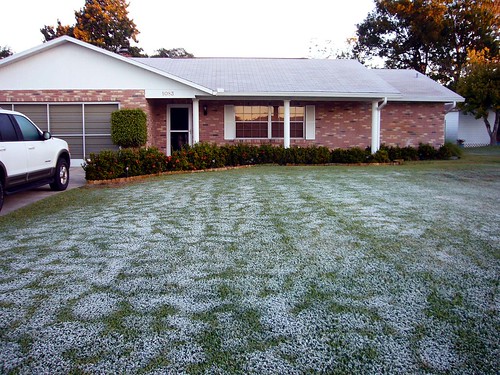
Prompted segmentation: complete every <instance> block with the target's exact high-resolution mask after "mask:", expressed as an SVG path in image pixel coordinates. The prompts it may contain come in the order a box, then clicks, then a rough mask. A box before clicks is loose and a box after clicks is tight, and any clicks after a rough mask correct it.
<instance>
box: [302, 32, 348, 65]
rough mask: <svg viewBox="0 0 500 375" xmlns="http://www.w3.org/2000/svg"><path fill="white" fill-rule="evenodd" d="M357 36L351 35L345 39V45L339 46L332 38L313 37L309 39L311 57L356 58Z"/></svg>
mask: <svg viewBox="0 0 500 375" xmlns="http://www.w3.org/2000/svg"><path fill="white" fill-rule="evenodd" d="M356 43H357V38H355V37H351V38H347V39H346V40H345V41H344V45H343V46H342V47H340V48H337V47H336V45H335V42H334V41H333V40H331V39H326V40H318V39H317V38H313V39H311V40H310V41H309V44H310V45H309V58H313V59H343V60H347V59H355V58H356V56H355V55H354V47H355V46H356Z"/></svg>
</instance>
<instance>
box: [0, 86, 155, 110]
mask: <svg viewBox="0 0 500 375" xmlns="http://www.w3.org/2000/svg"><path fill="white" fill-rule="evenodd" d="M0 102H43V103H57V102H68V103H70V102H79V103H81V102H120V103H121V107H122V108H142V109H144V110H145V111H147V110H148V108H147V107H148V104H147V101H146V99H145V98H144V90H37V91H28V90H2V91H0Z"/></svg>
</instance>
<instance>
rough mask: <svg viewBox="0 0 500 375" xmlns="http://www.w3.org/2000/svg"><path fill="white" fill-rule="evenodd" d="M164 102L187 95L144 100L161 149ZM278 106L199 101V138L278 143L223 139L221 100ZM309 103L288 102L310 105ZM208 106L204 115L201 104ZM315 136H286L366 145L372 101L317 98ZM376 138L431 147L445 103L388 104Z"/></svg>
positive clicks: (439, 140)
mask: <svg viewBox="0 0 500 375" xmlns="http://www.w3.org/2000/svg"><path fill="white" fill-rule="evenodd" d="M167 103H168V104H189V105H191V104H192V102H191V101H190V100H177V101H168V102H166V101H162V100H154V101H149V104H150V107H151V112H150V118H149V119H150V120H149V122H150V124H149V127H150V144H152V145H155V146H156V147H158V148H160V149H161V150H162V151H165V147H166V136H167V129H166V112H167V111H166V108H167ZM225 104H232V105H283V103H282V102H281V101H251V102H250V101H245V102H243V101H242V102H235V101H203V100H201V101H200V141H201V142H209V143H216V144H219V145H222V144H231V143H238V142H246V143H251V144H257V145H258V144H269V143H271V144H275V145H282V144H283V139H237V140H225V139H224V105H225ZM310 104H312V103H311V102H294V101H292V102H291V105H292V106H293V105H310ZM205 105H206V106H207V114H206V115H205V114H204V113H203V107H204V106H205ZM315 108H316V109H315V112H316V139H315V140H312V141H306V140H305V139H291V141H290V143H291V145H292V146H293V145H297V146H307V145H312V144H314V145H321V146H326V147H329V148H331V149H334V148H349V147H355V146H357V147H361V148H365V147H367V146H370V145H371V126H372V111H371V102H348V101H346V102H317V103H315ZM381 122H382V124H381V143H384V144H387V145H399V146H402V147H403V146H407V145H412V146H418V144H419V143H420V142H422V143H430V144H432V145H434V146H436V147H438V146H440V145H442V144H443V143H444V106H443V104H442V103H389V104H387V105H386V106H385V107H384V108H383V109H382V114H381Z"/></svg>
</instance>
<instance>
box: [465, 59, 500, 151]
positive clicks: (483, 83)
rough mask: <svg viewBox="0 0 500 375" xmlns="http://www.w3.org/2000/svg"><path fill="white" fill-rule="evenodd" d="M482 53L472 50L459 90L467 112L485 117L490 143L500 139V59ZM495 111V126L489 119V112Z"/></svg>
mask: <svg viewBox="0 0 500 375" xmlns="http://www.w3.org/2000/svg"><path fill="white" fill-rule="evenodd" d="M485 54H487V51H485V52H484V51H483V52H482V53H476V52H472V53H471V54H470V55H469V56H470V59H469V61H470V63H469V65H468V66H467V69H466V75H465V76H464V77H463V78H461V79H460V80H459V82H458V86H457V91H458V92H459V93H460V94H461V95H462V96H464V97H465V102H464V103H461V105H460V108H461V109H462V110H463V111H464V112H465V113H470V114H472V115H474V117H475V118H476V119H481V118H482V119H483V121H484V124H485V126H486V130H487V131H488V134H489V136H490V145H496V143H497V141H499V140H500V139H499V135H500V134H499V129H498V128H499V122H500V59H498V58H496V59H487V58H485V57H484V55H485ZM490 111H493V112H494V113H495V120H494V122H493V126H492V125H491V123H490V122H489V120H488V115H489V112H490Z"/></svg>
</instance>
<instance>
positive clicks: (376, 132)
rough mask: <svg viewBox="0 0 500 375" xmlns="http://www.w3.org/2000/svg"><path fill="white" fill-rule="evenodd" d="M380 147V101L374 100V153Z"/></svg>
mask: <svg viewBox="0 0 500 375" xmlns="http://www.w3.org/2000/svg"><path fill="white" fill-rule="evenodd" d="M379 149H380V111H379V108H378V101H376V100H374V101H373V102H372V154H374V153H376V152H377V151H378V150H379Z"/></svg>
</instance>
